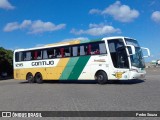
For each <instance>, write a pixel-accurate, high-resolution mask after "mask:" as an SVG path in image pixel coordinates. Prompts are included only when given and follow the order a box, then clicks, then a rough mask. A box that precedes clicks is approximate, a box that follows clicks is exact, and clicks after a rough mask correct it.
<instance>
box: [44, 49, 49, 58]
mask: <svg viewBox="0 0 160 120" xmlns="http://www.w3.org/2000/svg"><path fill="white" fill-rule="evenodd" d="M43 59H48V55H47V50H43Z"/></svg>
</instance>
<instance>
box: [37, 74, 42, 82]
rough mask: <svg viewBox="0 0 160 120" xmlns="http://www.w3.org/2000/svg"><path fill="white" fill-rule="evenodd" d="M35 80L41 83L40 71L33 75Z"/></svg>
mask: <svg viewBox="0 0 160 120" xmlns="http://www.w3.org/2000/svg"><path fill="white" fill-rule="evenodd" d="M35 81H36V82H37V83H43V78H42V75H41V73H37V74H36V75H35Z"/></svg>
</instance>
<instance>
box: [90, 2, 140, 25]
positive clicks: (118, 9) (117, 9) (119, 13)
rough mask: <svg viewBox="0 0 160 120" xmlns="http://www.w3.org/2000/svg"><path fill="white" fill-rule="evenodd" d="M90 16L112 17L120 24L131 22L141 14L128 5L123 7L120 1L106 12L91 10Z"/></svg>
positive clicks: (106, 9) (105, 10)
mask: <svg viewBox="0 0 160 120" xmlns="http://www.w3.org/2000/svg"><path fill="white" fill-rule="evenodd" d="M89 13H90V14H100V15H110V16H112V17H113V18H114V19H115V20H117V21H120V22H131V21H133V20H134V19H135V18H137V17H138V16H139V12H138V11H137V10H135V9H131V8H130V7H129V6H127V5H122V4H121V2H120V1H116V2H115V3H114V4H112V5H110V6H109V7H107V8H105V9H104V10H98V9H91V10H90V11H89Z"/></svg>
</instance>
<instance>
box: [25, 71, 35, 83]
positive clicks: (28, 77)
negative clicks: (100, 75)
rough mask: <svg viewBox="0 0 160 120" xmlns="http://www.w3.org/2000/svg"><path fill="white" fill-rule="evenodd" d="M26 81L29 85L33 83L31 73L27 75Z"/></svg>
mask: <svg viewBox="0 0 160 120" xmlns="http://www.w3.org/2000/svg"><path fill="white" fill-rule="evenodd" d="M26 80H28V82H29V83H34V78H33V75H32V73H28V74H27V76H26Z"/></svg>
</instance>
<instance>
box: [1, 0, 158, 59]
mask: <svg viewBox="0 0 160 120" xmlns="http://www.w3.org/2000/svg"><path fill="white" fill-rule="evenodd" d="M159 6H160V0H119V1H115V0H0V18H1V19H0V46H1V47H4V48H6V49H11V50H15V49H19V48H31V47H35V46H42V45H45V44H51V43H56V42H61V41H67V40H72V39H80V40H87V39H97V38H103V37H110V36H127V37H131V38H134V39H136V40H138V42H139V44H140V45H141V46H142V47H147V48H149V49H150V52H151V57H150V58H147V59H146V60H147V61H150V60H155V59H160V7H159Z"/></svg>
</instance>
